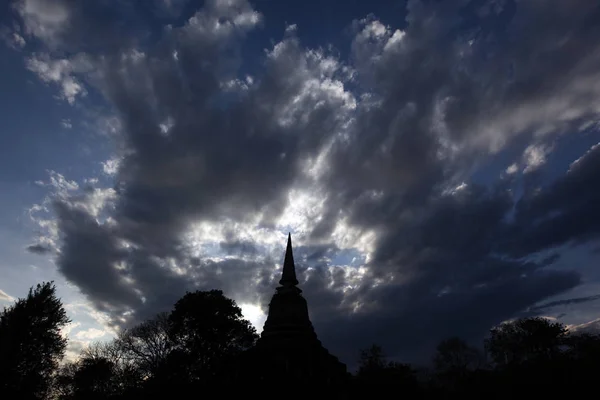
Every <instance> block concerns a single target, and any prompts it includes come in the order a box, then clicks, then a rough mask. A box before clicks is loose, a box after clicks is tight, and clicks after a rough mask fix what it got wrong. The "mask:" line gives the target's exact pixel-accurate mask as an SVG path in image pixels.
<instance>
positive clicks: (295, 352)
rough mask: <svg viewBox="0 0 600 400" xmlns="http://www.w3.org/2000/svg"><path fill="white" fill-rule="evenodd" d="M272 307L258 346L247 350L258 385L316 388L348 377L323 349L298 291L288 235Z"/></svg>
mask: <svg viewBox="0 0 600 400" xmlns="http://www.w3.org/2000/svg"><path fill="white" fill-rule="evenodd" d="M279 284H280V286H279V287H277V289H276V292H275V294H274V295H273V298H272V299H271V302H270V304H269V315H268V317H267V320H266V322H265V325H264V328H263V331H262V334H261V337H260V339H259V340H258V342H257V344H256V346H255V347H254V348H252V349H251V350H249V351H248V354H247V356H248V358H247V360H252V361H251V364H252V365H253V368H252V371H251V375H252V376H253V377H254V378H253V380H254V381H255V382H256V380H258V381H263V382H265V383H269V382H273V383H276V384H284V383H286V384H288V385H292V386H291V387H294V388H295V389H296V390H302V388H308V387H311V386H313V385H318V386H323V385H326V386H330V387H335V386H337V385H338V384H342V383H343V382H345V380H346V379H347V377H348V373H347V372H346V365H345V364H343V363H341V362H340V361H339V360H338V359H337V357H335V356H333V355H332V354H330V353H329V351H327V349H325V347H323V345H322V344H321V342H320V341H319V339H318V338H317V335H316V333H315V330H314V328H313V325H312V323H311V322H310V318H309V315H308V306H307V303H306V300H305V299H304V297H303V296H302V294H301V293H302V290H300V288H298V286H297V285H298V280H297V279H296V267H295V265H294V256H293V254H292V239H291V235H290V236H288V243H287V249H286V252H285V260H284V263H283V273H282V276H281V280H280V281H279Z"/></svg>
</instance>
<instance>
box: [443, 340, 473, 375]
mask: <svg viewBox="0 0 600 400" xmlns="http://www.w3.org/2000/svg"><path fill="white" fill-rule="evenodd" d="M436 350H437V351H436V354H435V356H434V358H433V364H434V366H435V369H436V371H437V372H438V373H440V372H441V373H461V374H462V373H465V372H467V371H472V370H475V369H477V368H479V367H480V366H481V365H482V364H483V356H482V354H481V353H480V352H479V351H478V350H477V349H475V348H473V347H470V346H469V345H468V344H467V343H465V341H464V340H462V339H460V338H458V337H452V338H449V339H446V340H442V341H441V342H440V343H439V344H438V346H437V349H436Z"/></svg>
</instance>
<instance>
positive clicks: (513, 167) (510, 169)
mask: <svg viewBox="0 0 600 400" xmlns="http://www.w3.org/2000/svg"><path fill="white" fill-rule="evenodd" d="M518 170H519V166H518V165H517V163H512V164H510V165H509V166H508V167H507V168H506V171H505V172H506V173H507V174H508V175H512V174H514V173H516V172H517V171H518Z"/></svg>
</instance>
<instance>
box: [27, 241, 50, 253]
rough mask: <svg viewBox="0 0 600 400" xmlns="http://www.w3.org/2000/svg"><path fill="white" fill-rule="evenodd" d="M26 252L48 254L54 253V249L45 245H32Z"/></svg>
mask: <svg viewBox="0 0 600 400" xmlns="http://www.w3.org/2000/svg"><path fill="white" fill-rule="evenodd" d="M26 250H27V251H29V252H30V253H33V254H48V253H52V248H50V247H48V246H45V245H43V244H40V243H37V244H31V245H29V246H27V247H26Z"/></svg>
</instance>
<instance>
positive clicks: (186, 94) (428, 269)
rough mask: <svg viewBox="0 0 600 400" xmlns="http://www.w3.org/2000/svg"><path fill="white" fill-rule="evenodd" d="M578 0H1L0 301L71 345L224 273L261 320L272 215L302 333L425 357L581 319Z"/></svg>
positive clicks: (591, 244) (588, 115) (592, 273)
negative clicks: (61, 315)
mask: <svg viewBox="0 0 600 400" xmlns="http://www.w3.org/2000/svg"><path fill="white" fill-rule="evenodd" d="M599 38H600V6H599V5H598V2H597V1H595V0H570V1H568V2H567V1H564V0H471V1H467V0H460V1H459V0H456V1H454V0H453V1H433V0H409V1H391V0H374V1H368V2H365V1H350V0H348V1H345V2H343V4H342V3H341V2H339V1H334V0H320V1H312V0H310V1H309V0H302V1H300V0H289V1H275V0H255V1H247V0H207V1H204V2H203V1H193V0H144V1H142V0H135V1H129V2H117V1H108V0H100V1H94V2H91V1H89V2H88V1H86V2H83V1H76V0H12V1H8V2H2V4H1V5H0V71H2V73H0V193H1V195H0V306H1V305H8V304H10V303H11V302H12V301H13V300H14V299H15V298H18V297H22V296H24V295H26V293H27V290H28V289H29V287H30V286H32V285H35V284H36V283H38V282H41V281H47V280H53V281H54V282H55V283H56V286H57V290H58V294H59V296H60V297H61V298H62V300H63V302H64V303H65V306H66V308H67V311H68V313H69V315H70V317H71V319H72V320H73V322H72V323H71V324H70V325H69V326H68V328H67V329H66V330H65V334H67V335H68V336H69V338H70V345H69V355H70V356H74V355H76V354H77V353H78V351H79V350H81V349H82V348H83V347H84V346H86V345H88V344H89V343H91V342H93V341H95V340H110V339H111V338H112V337H114V335H115V334H116V333H117V332H118V331H119V330H121V329H124V328H126V327H128V326H132V325H133V324H135V323H137V322H140V321H143V320H145V319H147V318H151V317H152V316H153V315H155V314H156V313H158V312H161V311H167V310H169V309H171V307H172V306H173V304H174V302H175V301H176V300H177V299H179V298H180V297H181V296H182V295H183V294H185V292H186V291H192V290H208V289H222V290H223V291H224V293H225V294H226V295H227V296H229V297H232V298H233V299H235V300H236V302H237V303H238V304H239V305H240V306H241V307H242V310H243V312H244V315H245V316H246V317H247V318H248V319H250V321H251V322H252V323H253V324H254V325H255V326H256V328H257V329H258V330H259V331H260V330H261V329H262V325H263V323H264V320H265V313H266V312H267V310H268V302H269V300H270V297H271V296H272V294H273V293H274V289H275V287H276V286H277V281H278V280H279V277H280V273H281V267H282V262H283V255H284V251H285V244H286V238H287V234H288V232H291V234H292V240H293V243H294V256H295V259H296V268H297V275H298V278H299V280H300V287H301V288H302V290H303V294H304V296H305V297H306V299H307V301H308V304H309V311H310V316H311V319H312V322H313V325H314V326H315V329H316V331H317V334H318V335H319V338H320V339H321V341H322V342H323V344H324V345H325V346H326V347H328V348H329V350H330V351H331V352H332V353H334V354H336V355H337V356H339V358H340V359H341V360H342V361H344V362H347V363H352V362H353V361H355V360H356V358H357V356H358V350H359V349H361V348H365V347H368V346H370V345H371V344H373V343H377V344H379V345H381V346H383V348H384V349H385V351H386V353H387V354H388V355H389V356H390V357H392V358H393V359H396V360H399V361H404V362H412V363H426V362H427V360H428V359H430V357H431V355H432V352H433V350H434V349H435V346H436V344H437V343H438V342H439V341H440V340H441V339H444V338H447V337H450V336H459V337H462V338H464V339H465V340H467V341H468V342H470V343H474V344H475V343H481V339H482V338H483V337H484V336H485V335H486V333H487V332H488V331H489V329H490V328H491V327H492V326H494V325H496V324H498V323H501V322H502V321H505V320H508V319H512V318H518V317H526V316H534V315H535V316H544V317H548V318H553V319H556V320H558V321H560V322H562V323H564V324H566V325H568V326H569V327H570V328H571V329H588V330H593V329H596V328H598V327H599V326H600V319H599V318H600V270H599V269H598V268H597V266H598V263H599V260H600V240H599V239H600V207H599V206H598V205H599V204H600V185H598V184H597V183H598V181H599V177H600V40H598V39H599Z"/></svg>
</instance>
